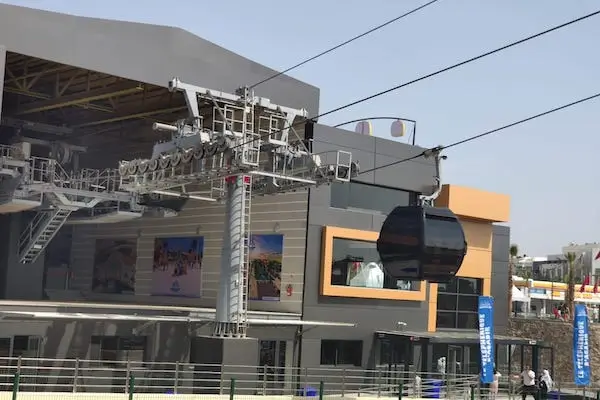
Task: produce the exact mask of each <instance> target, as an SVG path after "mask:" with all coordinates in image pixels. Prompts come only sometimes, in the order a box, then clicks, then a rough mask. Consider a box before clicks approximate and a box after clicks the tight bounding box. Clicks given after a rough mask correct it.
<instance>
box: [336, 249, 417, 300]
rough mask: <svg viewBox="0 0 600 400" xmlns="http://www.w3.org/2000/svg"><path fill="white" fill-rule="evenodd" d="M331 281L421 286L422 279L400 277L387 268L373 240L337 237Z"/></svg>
mask: <svg viewBox="0 0 600 400" xmlns="http://www.w3.org/2000/svg"><path fill="white" fill-rule="evenodd" d="M331 284H332V285H338V286H353V287H365V288H373V289H397V290H419V282H413V281H403V280H398V279H395V278H393V277H392V276H390V275H389V274H388V273H386V271H385V270H384V269H383V266H382V264H381V263H380V261H379V254H378V253H377V245H376V244H375V243H373V242H364V241H359V240H348V239H333V261H332V266H331Z"/></svg>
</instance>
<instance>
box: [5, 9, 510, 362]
mask: <svg viewBox="0 0 600 400" xmlns="http://www.w3.org/2000/svg"><path fill="white" fill-rule="evenodd" d="M23 18H26V19H27V20H30V21H44V24H38V23H34V22H31V23H30V24H29V26H28V28H27V29H38V27H40V26H44V28H43V29H44V32H43V34H40V35H36V34H34V33H32V32H28V34H18V32H19V30H22V29H24V28H23V27H22V26H20V24H17V23H13V22H15V21H19V20H23ZM0 20H1V21H5V20H6V21H7V22H6V23H0V45H2V46H0V49H3V50H2V52H1V53H0V60H4V59H6V60H8V58H6V57H8V56H7V55H9V56H10V55H11V54H17V53H19V54H27V55H33V56H36V57H40V58H43V59H45V60H51V61H54V62H57V63H62V64H68V65H72V66H74V68H75V67H77V68H85V69H89V70H94V71H102V72H105V73H107V74H108V73H110V74H114V75H116V76H119V77H122V78H127V79H135V80H137V81H142V82H149V83H151V84H153V85H164V84H165V83H166V82H167V81H168V79H169V78H170V77H171V76H173V75H179V76H181V77H182V78H185V79H186V80H187V81H189V82H191V83H194V84H198V85H202V86H205V87H213V88H216V89H219V90H225V91H230V92H233V91H234V89H235V88H232V87H231V82H232V81H235V82H246V83H249V82H254V81H258V80H260V79H263V78H265V77H267V76H269V75H270V74H271V73H273V72H274V71H271V70H270V69H268V68H266V67H263V66H260V65H258V64H256V63H252V62H251V61H249V60H246V59H244V58H242V57H240V56H238V55H235V54H233V53H231V52H228V51H226V50H224V49H221V48H218V47H217V46H215V45H213V44H211V43H208V42H206V41H203V40H202V39H199V38H196V37H194V36H193V35H190V34H189V33H187V32H182V31H180V30H177V29H172V28H165V27H153V26H146V25H144V26H139V24H130V23H126V22H115V21H103V20H96V19H93V20H92V19H87V18H79V17H73V16H65V15H60V14H54V13H47V12H42V11H37V10H29V9H23V8H19V7H13V6H5V5H0ZM66 26H76V27H77V29H78V31H80V32H81V34H80V35H79V38H80V39H81V40H80V41H81V42H84V41H85V40H89V41H91V42H93V41H94V40H96V41H97V40H99V39H98V35H101V36H102V43H103V45H102V46H101V47H94V46H91V47H90V46H89V44H88V45H86V46H83V45H82V46H81V47H78V48H76V49H72V48H71V49H69V50H64V49H62V47H61V46H62V43H63V42H64V40H62V39H61V38H64V37H66V36H65V35H67V36H68V35H69V34H70V32H71V31H70V30H68V29H66V28H64V27H66ZM40 29H41V28H40ZM65 29H66V30H65ZM15 32H16V33H15ZM49 32H51V33H52V34H50V33H49ZM98 32H101V33H98ZM140 43H141V44H140ZM157 43H159V44H160V43H165V48H169V49H170V51H172V52H173V54H172V56H173V57H161V59H162V58H165V59H167V60H168V62H165V64H160V63H159V62H155V61H156V60H154V59H152V62H150V61H149V60H150V58H151V54H154V50H155V49H156V46H157ZM169 43H170V44H172V43H177V46H175V48H172V46H170V45H169ZM134 44H135V46H136V51H135V52H133V50H132V49H133V46H134ZM184 45H186V46H188V47H187V48H185V49H184ZM144 46H146V47H149V49H146V47H144ZM159 47H160V46H159ZM90 48H91V49H93V51H90ZM144 49H146V50H144ZM184 50H185V51H184ZM207 52H208V53H210V54H211V56H210V57H208V56H207V57H206V60H205V61H202V63H204V64H202V65H203V66H205V67H206V68H204V67H203V66H200V65H195V64H194V63H196V62H199V61H198V60H197V57H191V56H190V55H191V54H206V53H207ZM133 54H135V56H133ZM117 55H123V57H121V58H119V57H117ZM115 58H118V59H119V63H118V65H116V64H115V62H114V59H115ZM111 60H113V61H111ZM2 62H3V63H4V61H2ZM160 62H162V61H160ZM6 63H7V64H6V67H5V65H4V64H2V65H0V66H1V67H2V68H0V71H2V70H5V68H8V67H9V64H8V61H7V62H6ZM222 65H227V71H222V70H221V67H222ZM121 67H122V68H124V69H123V70H120V69H119V68H121ZM11 74H12V71H11V72H10V73H9V72H5V73H4V75H5V77H6V78H5V83H4V87H5V90H6V88H12V86H11V85H12V84H13V83H14V82H13V81H14V79H12V78H10V75H11ZM136 74H138V75H136ZM139 74H141V75H139ZM11 82H12V83H11ZM261 90H263V92H262V93H260V94H261V95H265V96H271V97H272V98H273V100H275V101H277V103H278V104H284V105H289V106H294V107H304V108H306V109H308V110H309V111H313V112H314V111H316V110H317V109H318V101H319V97H318V89H317V88H314V87H312V86H310V85H307V84H305V83H302V82H298V81H296V80H294V79H292V78H289V77H286V76H282V77H279V78H277V79H274V80H272V81H270V82H269V83H268V85H266V86H265V88H264V89H261ZM5 98H6V99H8V97H5ZM7 101H8V100H7ZM65 107H66V106H65ZM2 110H3V112H4V113H5V114H7V113H10V110H11V107H10V104H8V105H7V103H5V104H3V107H2ZM310 130H311V137H312V141H311V142H312V146H313V152H314V153H323V152H327V151H330V150H339V149H342V150H347V151H349V152H351V153H352V156H353V159H354V160H356V161H357V162H358V163H359V164H360V166H361V169H362V170H370V169H372V168H376V167H380V166H382V165H385V164H388V163H391V162H394V161H397V160H401V159H405V158H407V157H411V156H414V155H417V154H420V153H422V152H423V150H424V149H423V148H420V147H417V146H411V145H408V144H404V143H399V142H395V141H391V140H387V139H383V138H378V137H372V136H365V135H359V134H356V133H354V132H350V131H345V130H341V129H337V128H332V127H328V126H324V125H319V124H314V125H311V126H310ZM85 144H86V145H87V146H89V147H90V148H91V149H93V148H94V146H95V145H96V142H93V141H91V139H90V141H88V142H86V143H85ZM151 144H152V143H145V144H144V143H142V144H140V146H139V147H138V148H136V149H134V150H125V148H124V147H123V148H119V147H114V146H115V145H114V143H113V144H111V145H110V146H113V147H112V149H113V150H110V148H111V147H108V146H109V145H108V144H98V146H101V145H103V146H106V147H102V149H103V152H104V153H103V154H99V153H98V152H95V151H91V153H90V155H89V156H87V158H84V159H83V160H82V162H83V163H87V165H97V164H99V163H101V162H102V161H103V160H104V161H106V160H107V159H111V158H112V156H114V155H115V153H119V152H122V154H118V156H115V157H116V159H119V157H125V156H127V155H128V154H129V155H131V154H132V153H131V152H138V153H139V152H143V151H148V150H149V147H148V146H149V145H151ZM144 146H146V147H144ZM150 147H151V146H150ZM128 152H129V153H128ZM109 155H110V157H109ZM434 177H435V166H434V164H433V161H432V160H425V159H417V160H413V161H409V162H404V163H401V164H398V165H396V166H392V167H388V168H382V169H378V170H375V171H373V172H369V173H366V174H361V175H359V176H358V177H357V178H356V179H354V180H353V181H352V182H350V183H333V184H331V185H326V186H320V187H315V188H311V189H309V190H305V191H298V192H293V193H288V194H283V195H276V196H265V197H257V198H254V199H253V200H252V212H251V229H250V230H251V233H252V240H251V242H252V247H251V271H250V276H249V279H250V281H249V299H250V301H249V309H250V313H249V318H250V328H249V331H248V336H249V337H250V338H252V339H247V340H243V339H239V340H238V339H227V340H224V341H222V342H221V344H220V345H219V346H220V347H219V348H218V349H216V350H215V347H214V346H212V345H210V344H209V343H213V342H210V339H209V336H210V334H211V326H210V322H211V321H212V320H213V319H214V315H215V307H216V302H217V293H218V291H219V271H220V257H221V248H222V247H223V243H222V232H223V227H224V223H225V222H224V207H223V206H222V205H220V204H214V203H201V202H193V201H190V202H188V203H187V204H186V206H185V207H184V208H183V210H182V211H181V212H180V213H179V214H178V215H177V216H174V217H171V218H142V219H138V220H135V221H129V222H122V223H118V224H78V223H75V221H71V224H67V225H66V226H65V227H63V228H62V230H61V231H60V233H59V234H58V235H57V236H56V237H55V238H54V240H53V241H52V242H51V245H50V246H49V247H48V248H47V249H46V250H45V252H44V254H43V255H42V256H41V257H40V258H39V259H38V260H37V261H36V262H35V263H33V264H27V265H23V264H20V263H19V262H18V260H17V258H16V251H17V249H16V246H17V243H18V237H19V235H20V231H21V229H22V227H23V224H24V222H23V221H24V220H26V219H27V215H26V214H25V213H13V214H5V215H0V219H1V221H2V222H1V223H0V227H1V232H0V235H2V237H4V239H5V240H3V241H0V243H1V244H0V246H1V247H0V288H1V291H0V295H1V297H2V299H4V300H2V301H1V302H0V304H2V309H3V313H4V314H3V315H4V317H5V318H4V319H3V320H1V321H0V354H1V355H4V356H13V357H16V356H33V357H37V356H43V357H47V358H60V359H63V358H80V359H104V358H107V359H109V360H133V361H140V362H141V361H157V362H192V363H218V364H220V363H223V364H230V365H272V366H274V367H277V368H280V369H282V370H285V369H291V368H295V367H317V366H323V367H329V368H333V369H336V368H337V369H339V370H342V369H344V370H345V369H347V368H362V369H366V368H374V367H377V366H382V365H383V366H394V368H396V367H398V368H400V367H401V368H406V369H411V368H412V369H417V370H422V371H430V372H435V370H436V368H437V361H438V360H439V359H440V358H444V357H445V358H448V360H453V362H451V363H450V364H448V365H451V366H452V367H451V368H460V371H462V372H473V371H475V372H476V371H477V369H478V367H477V365H478V361H477V354H478V352H477V350H476V348H477V345H478V344H477V343H478V342H477V340H478V336H477V327H478V322H477V299H478V296H480V295H493V296H494V298H495V299H496V307H497V311H496V323H497V332H498V334H499V335H500V336H498V337H499V342H498V343H499V345H503V343H509V338H504V339H503V337H502V333H503V330H504V329H505V322H506V321H505V318H504V315H505V314H506V312H507V311H506V308H507V305H506V303H507V293H508V287H507V284H508V277H507V271H508V247H509V236H510V232H509V228H508V227H504V226H499V225H496V224H497V223H502V222H507V221H508V220H509V199H508V197H507V196H504V195H500V194H495V193H489V192H484V191H481V190H477V189H470V188H464V187H459V186H453V185H445V186H444V188H443V190H442V192H441V194H440V196H439V197H438V199H437V201H436V205H438V206H442V207H449V208H450V209H452V210H453V211H454V213H455V214H457V215H458V216H459V217H460V219H461V222H462V225H463V228H464V230H465V233H466V237H467V244H468V252H467V255H466V257H465V260H464V262H463V265H462V267H461V269H460V272H459V277H458V278H456V279H455V280H454V281H452V282H450V283H447V284H430V283H428V282H392V281H391V279H390V278H389V277H386V276H383V278H382V280H381V285H380V286H379V287H376V286H375V287H374V286H373V285H372V284H369V283H368V281H369V279H370V278H369V276H368V273H369V272H368V269H369V268H375V269H376V270H377V271H376V272H377V273H378V274H381V270H378V268H379V266H378V258H377V252H376V250H375V241H376V239H377V236H378V232H379V229H380V228H381V224H382V222H383V221H384V220H385V217H386V214H387V213H388V212H390V210H391V209H393V208H394V207H395V206H398V205H411V204H415V202H416V201H417V199H418V197H419V195H422V194H424V195H428V194H431V193H432V192H433V191H434V190H435V179H434ZM185 257H191V258H190V259H187V258H185ZM184 258H185V259H184ZM186 260H188V261H189V260H193V261H190V262H188V261H186ZM502 340H504V342H502ZM457 366H458V367H457ZM449 368H450V367H449Z"/></svg>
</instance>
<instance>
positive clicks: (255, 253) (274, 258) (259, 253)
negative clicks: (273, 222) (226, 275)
mask: <svg viewBox="0 0 600 400" xmlns="http://www.w3.org/2000/svg"><path fill="white" fill-rule="evenodd" d="M282 262H283V235H277V234H275V235H272V234H269V235H263V234H257V235H251V236H250V274H249V283H248V290H249V292H248V298H249V300H265V301H279V300H280V298H281V269H282Z"/></svg>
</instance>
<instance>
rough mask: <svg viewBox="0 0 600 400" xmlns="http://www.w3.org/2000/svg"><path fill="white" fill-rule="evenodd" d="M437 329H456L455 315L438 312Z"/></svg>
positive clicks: (453, 313)
mask: <svg viewBox="0 0 600 400" xmlns="http://www.w3.org/2000/svg"><path fill="white" fill-rule="evenodd" d="M437 327H438V328H445V329H454V328H456V313H455V312H447V311H438V313H437Z"/></svg>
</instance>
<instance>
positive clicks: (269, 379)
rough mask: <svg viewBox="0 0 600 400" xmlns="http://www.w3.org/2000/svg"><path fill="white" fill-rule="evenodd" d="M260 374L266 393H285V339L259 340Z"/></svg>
mask: <svg viewBox="0 0 600 400" xmlns="http://www.w3.org/2000/svg"><path fill="white" fill-rule="evenodd" d="M259 346H260V348H259V360H258V362H259V364H258V365H259V366H260V368H259V374H260V378H259V379H260V381H261V383H262V389H263V392H264V394H265V395H278V394H283V393H282V391H283V387H284V384H285V351H286V341H285V340H261V341H260V342H259Z"/></svg>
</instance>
